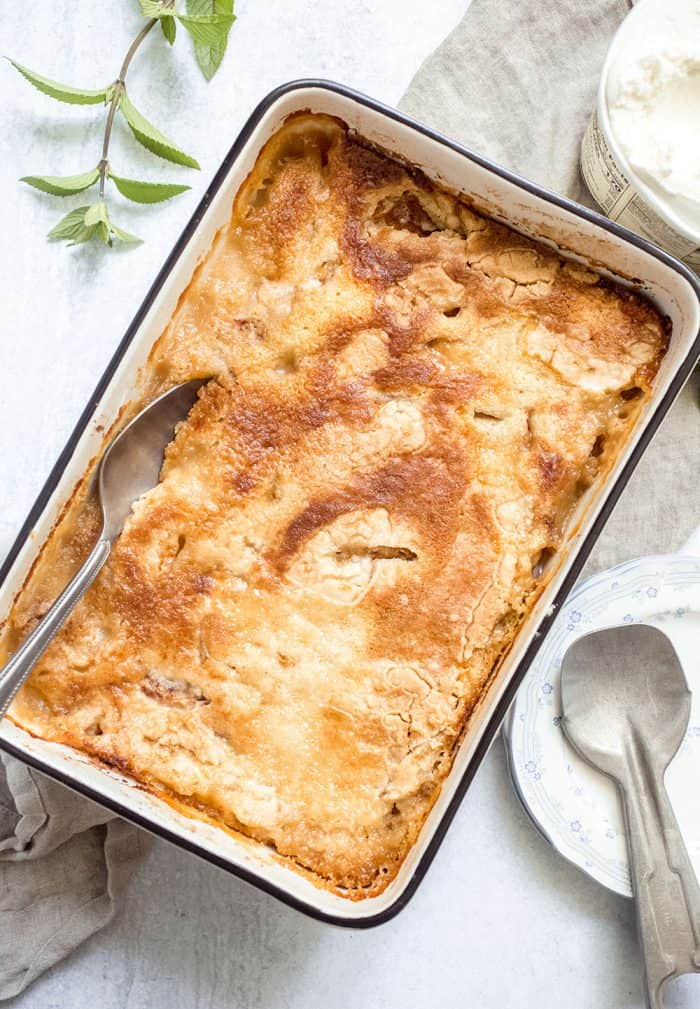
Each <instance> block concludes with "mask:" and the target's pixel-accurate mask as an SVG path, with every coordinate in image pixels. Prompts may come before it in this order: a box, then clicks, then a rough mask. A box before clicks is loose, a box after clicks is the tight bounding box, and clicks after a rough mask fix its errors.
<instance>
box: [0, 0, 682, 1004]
mask: <svg viewBox="0 0 700 1009" xmlns="http://www.w3.org/2000/svg"><path fill="white" fill-rule="evenodd" d="M494 2H497V0H494ZM500 2H503V0H500ZM467 6H468V0H433V2H431V3H429V4H426V3H424V2H421V0H356V2H352V3H351V2H350V0H326V2H325V3H321V2H319V0H316V2H313V0H266V2H265V3H262V2H260V0H259V2H258V3H255V2H253V0H240V2H239V4H238V11H239V21H238V22H237V24H236V26H235V27H234V31H233V33H232V38H231V50H230V53H229V55H228V57H227V59H226V62H225V64H224V67H223V68H222V70H221V72H220V75H219V76H218V78H217V79H215V80H214V81H213V82H212V83H211V84H210V85H209V86H206V85H205V84H204V83H203V81H202V80H201V78H200V77H199V75H198V72H197V70H196V69H195V67H194V65H193V61H192V59H191V57H190V54H189V52H188V51H187V49H188V45H189V43H188V40H186V39H178V43H177V45H176V50H175V52H170V51H169V50H168V48H167V47H166V46H165V45H163V44H162V43H161V40H160V39H159V38H158V37H156V36H155V34H154V35H153V36H152V37H151V38H150V39H149V41H148V42H147V44H146V47H145V51H144V54H143V57H142V58H141V59H140V61H139V63H137V64H135V72H134V75H133V78H134V82H133V94H134V98H135V99H137V100H138V101H139V102H140V104H141V105H142V106H143V108H144V111H146V112H147V114H148V115H149V117H150V118H152V119H153V120H154V121H155V122H156V123H158V124H159V125H162V126H163V128H166V126H167V122H168V116H169V112H168V109H169V107H171V106H172V107H173V108H177V110H178V111H177V113H176V114H174V115H173V122H172V123H171V125H170V126H169V127H167V132H169V133H170V134H171V135H172V136H173V138H174V139H176V140H179V141H180V142H181V143H182V145H183V146H184V147H185V148H186V149H187V150H191V151H192V152H193V153H195V154H196V155H197V157H198V158H199V159H200V161H201V164H202V172H201V174H200V175H199V176H197V175H196V174H195V173H191V172H188V171H186V170H184V169H177V168H176V167H171V166H166V165H165V164H163V163H160V162H158V161H157V160H156V159H153V158H152V157H151V156H150V155H148V154H146V153H145V152H144V153H142V152H141V151H140V149H138V148H137V147H136V146H135V144H134V143H133V142H132V141H131V139H130V138H129V137H127V136H126V135H125V132H124V131H123V130H121V129H120V130H119V132H118V136H117V142H116V144H115V154H114V157H115V162H116V164H117V165H118V166H119V167H120V168H121V169H122V171H123V173H125V174H129V173H133V174H136V171H142V172H143V173H144V175H145V176H146V177H149V178H153V179H180V178H182V179H184V180H186V181H187V182H190V183H191V184H192V185H193V187H194V188H193V191H192V192H191V193H189V194H187V195H185V196H183V197H180V198H179V199H178V200H176V201H173V202H172V203H171V204H168V205H166V206H163V207H161V208H153V209H146V210H134V209H132V208H131V207H128V206H126V205H125V206H124V208H123V210H122V211H120V213H119V215H118V217H117V220H118V222H119V223H122V224H123V225H124V226H126V227H127V228H129V229H130V230H134V231H136V232H138V233H140V234H143V235H144V237H146V238H147V242H146V244H145V245H144V246H142V247H140V248H139V249H136V250H134V251H130V252H126V253H117V254H112V253H109V252H108V251H106V250H102V249H93V248H84V247H82V248H78V249H72V250H66V249H64V248H60V247H57V246H52V245H49V244H47V243H46V242H45V240H44V233H45V232H46V231H47V230H48V228H49V227H51V225H52V224H53V223H54V222H55V220H56V219H57V218H58V217H59V216H60V214H61V211H62V209H63V208H64V207H65V208H66V209H68V208H69V207H70V206H74V205H79V204H80V201H81V198H80V197H78V198H76V199H73V200H71V201H66V202H65V203H61V202H59V201H58V200H55V199H52V198H50V197H46V196H43V195H41V194H38V193H35V192H33V191H30V190H28V189H26V188H24V187H21V186H19V185H18V184H17V183H16V181H15V180H16V178H17V176H19V175H22V174H26V173H29V172H31V173H49V172H50V173H52V174H58V173H61V172H65V173H68V172H78V171H83V170H85V169H87V168H88V167H90V166H91V164H94V163H95V161H96V159H97V150H98V146H99V140H100V129H101V127H100V113H99V110H98V109H95V108H88V109H80V108H69V107H67V106H60V105H57V104H55V103H52V102H51V101H50V100H49V99H48V98H44V97H43V96H40V95H38V94H37V93H35V92H33V91H32V89H31V88H30V87H29V86H28V85H26V84H25V83H23V82H22V81H21V80H20V79H19V78H18V77H17V76H16V75H14V74H13V72H12V71H11V69H10V68H9V67H8V66H7V65H3V66H1V67H0V75H2V83H1V87H2V95H3V99H2V103H0V116H1V117H2V124H1V125H2V133H1V135H2V137H3V157H2V159H0V173H1V174H2V188H1V189H0V192H2V206H3V228H2V238H1V239H0V257H1V259H0V268H1V269H2V276H3V282H4V283H3V289H4V298H3V316H4V319H5V325H4V330H3V336H2V338H1V340H0V431H2V446H3V451H2V453H0V553H2V552H4V551H5V550H6V549H7V547H8V546H9V544H10V542H11V540H12V538H13V536H14V535H15V533H16V531H17V529H18V527H19V525H20V523H21V521H22V519H23V517H24V515H25V514H26V512H27V510H28V508H29V506H30V505H31V502H32V501H33V499H34V497H35V495H36V493H37V491H38V489H39V487H40V486H41V484H42V482H43V480H44V478H45V476H46V474H47V472H48V470H49V468H50V466H51V463H52V462H53V460H54V459H55V457H56V455H57V453H58V451H59V449H60V447H61V446H62V444H63V442H64V441H65V438H66V436H67V434H68V432H69V430H70V428H71V427H72V425H73V423H74V422H75V420H76V419H77V417H78V414H79V412H80V410H81V407H82V405H83V403H84V402H85V400H86V397H87V396H88V394H89V393H90V391H91V390H92V388H93V386H94V384H95V382H96V379H97V378H98V376H99V375H100V373H101V371H102V370H103V368H104V366H105V364H106V362H107V360H108V358H109V356H110V355H111V353H112V351H113V349H114V347H115V345H116V343H117V341H118V339H119V337H120V336H121V334H122V332H123V330H124V329H125V327H126V325H127V323H128V322H129V320H130V318H131V316H132V314H133V311H134V309H135V307H136V306H137V305H138V303H139V302H140V300H141V297H142V295H143V293H144V292H145V291H146V289H147V288H148V286H149V284H150V283H151V280H152V278H153V276H154V275H155V272H156V271H157V268H158V267H159V265H160V263H161V262H162V260H163V258H164V257H165V255H166V253H167V251H168V250H169V248H170V246H171V245H172V243H173V241H174V239H175V237H176V235H177V234H178V233H179V231H180V229H181V228H182V226H183V224H184V222H185V221H186V219H187V217H188V216H189V213H190V212H191V210H192V208H193V207H194V206H195V204H196V201H197V200H198V199H199V196H200V194H201V192H202V190H203V188H204V186H205V184H206V181H207V180H208V179H209V178H210V177H211V175H212V174H213V172H214V171H215V169H216V167H217V165H218V163H219V161H220V159H221V157H222V155H223V153H224V152H225V150H226V149H227V148H228V146H229V145H230V143H231V141H232V140H233V138H234V137H235V135H236V133H237V131H238V129H239V127H240V125H241V124H242V122H243V121H244V120H245V118H246V117H247V115H248V114H249V112H250V111H251V109H252V107H253V106H254V104H255V103H256V102H257V101H258V100H259V99H260V98H261V97H262V96H263V95H264V94H265V93H266V92H267V91H268V90H269V89H270V88H271V87H273V86H274V85H276V84H279V83H281V82H283V81H285V80H288V79H291V78H293V77H298V76H307V75H318V76H326V77H330V78H336V79H338V80H341V81H344V82H347V83H349V84H351V85H354V86H356V87H358V88H360V89H362V90H365V91H367V92H368V93H370V94H373V95H374V96H376V97H378V98H381V99H383V100H385V101H387V102H389V103H392V102H394V103H395V102H396V101H397V100H398V98H399V96H400V95H401V93H402V91H403V90H404V88H405V86H406V84H407V83H408V81H409V79H410V77H411V75H412V73H413V72H414V70H415V69H416V68H417V66H418V64H419V62H420V61H421V60H422V59H423V57H424V56H426V55H427V54H428V52H430V50H431V49H433V48H434V46H435V45H437V44H438V42H439V41H440V40H441V38H442V37H443V36H444V35H445V34H446V33H447V31H448V30H449V29H450V28H451V27H452V25H453V24H454V23H455V21H456V20H457V19H458V17H459V16H460V15H461V13H462V12H463V11H464V10H465V9H466V7H467ZM135 9H136V3H135V0H130V3H125V2H123V0H121V2H114V0H112V2H111V3H104V4H92V5H89V4H87V3H81V4H74V3H69V2H68V0H34V3H33V4H32V5H31V7H30V8H26V7H25V6H24V5H21V4H17V5H13V7H12V8H11V9H10V8H9V7H8V10H7V12H5V13H4V14H3V18H2V27H1V28H0V36H1V37H0V51H1V52H3V53H9V54H11V55H13V56H14V57H16V58H17V59H19V60H20V61H22V62H25V63H26V64H28V65H29V66H31V67H34V68H37V69H39V70H41V71H43V72H45V73H47V74H49V75H51V76H55V77H57V78H59V79H63V80H65V81H67V82H74V83H76V84H84V85H85V86H98V85H99V84H101V83H103V82H105V81H107V80H110V79H111V78H112V77H113V76H114V72H115V63H116V61H117V59H118V58H119V54H120V53H121V52H122V51H123V50H124V48H125V46H126V44H127V43H128V40H129V38H130V37H131V36H132V35H133V34H134V32H135V30H136V27H137V23H138V17H137V15H136V13H135ZM64 212H65V211H64ZM115 216H117V215H116V214H115ZM696 394H697V390H696V391H695V393H692V392H691V391H687V392H686V397H685V398H686V402H685V408H686V410H688V409H689V404H690V397H691V396H692V395H696ZM665 431H666V429H664V431H662V432H661V434H660V436H659V438H658V439H657V442H658V445H657V453H658V458H659V459H661V460H662V461H661V463H659V465H660V467H661V470H663V459H665V458H667V457H668V458H670V455H672V454H673V451H672V450H673V445H672V439H671V436H670V434H669V435H667V434H665ZM666 450H668V451H666ZM687 451H688V456H687V458H688V465H689V466H690V467H691V472H694V473H695V474H697V472H698V461H699V459H700V443H699V441H698V436H697V432H695V434H694V435H693V438H691V439H690V442H689V445H688V450H687ZM692 467H694V470H692ZM676 470H677V467H675V468H674V469H671V467H670V465H669V470H668V473H667V474H662V475H664V476H665V475H667V476H668V478H669V479H672V478H673V473H674V472H676ZM654 472H655V473H656V474H657V475H658V472H659V469H658V468H657V469H656V470H655V471H654ZM653 475H654V474H653V472H652V470H651V469H650V468H648V469H647V470H646V472H645V473H644V472H643V473H642V474H641V475H640V476H639V477H638V478H637V481H636V483H635V485H634V486H633V487H632V488H631V489H630V491H629V492H628V495H627V496H626V500H630V501H631V500H633V498H632V497H631V496H630V495H634V494H635V488H636V493H637V494H638V493H639V491H640V489H642V488H645V490H646V489H647V488H648V487H649V486H650V485H651V484H652V483H653V480H652V479H651V478H652V477H653ZM645 481H646V482H645ZM681 483H682V484H683V487H684V489H685V491H686V492H687V488H688V486H692V485H693V484H694V486H695V487H696V488H697V479H695V480H694V481H693V480H692V477H691V478H689V477H688V475H687V473H686V475H685V477H683V479H682V480H681ZM651 497H652V500H651V501H650V503H649V504H648V505H647V507H648V508H649V509H650V510H653V509H654V508H656V509H657V510H658V500H657V497H655V496H654V492H653V491H652V492H651ZM688 500H691V499H688ZM684 502H686V503H684ZM673 509H674V510H673V514H672V518H673V522H672V523H671V524H670V526H669V525H665V526H664V525H663V524H661V525H659V524H658V523H657V524H656V526H655V527H654V528H655V529H656V534H655V542H654V543H651V544H649V547H657V548H661V549H668V548H670V547H672V546H673V545H677V544H678V543H679V542H682V540H683V538H684V536H685V534H686V533H687V532H688V531H689V530H690V528H692V526H693V524H694V523H695V522H697V520H698V512H697V507H695V509H693V507H692V503H687V500H686V498H683V497H682V496H680V497H679V496H678V495H676V496H675V497H674V506H673ZM619 515H622V516H624V511H623V512H622V513H618V515H616V516H615V517H614V519H613V522H612V524H611V532H610V533H609V535H608V540H607V544H608V546H607V548H606V550H605V552H604V553H602V554H601V555H600V556H601V557H603V558H604V560H605V563H612V562H613V561H614V560H617V559H619V553H620V550H621V548H620V545H619V544H620V542H621V536H622V535H623V534H624V522H623V517H619ZM644 545H647V544H644ZM627 549H629V547H627ZM623 555H624V554H623ZM632 911H633V909H632V906H631V904H630V903H629V902H628V901H626V900H624V899H622V898H618V897H614V896H612V895H611V894H609V893H607V892H605V891H604V890H602V889H600V888H599V887H598V886H597V885H596V884H594V883H593V882H591V881H590V880H588V879H587V878H585V877H584V876H582V875H581V874H580V873H579V872H578V871H577V870H575V869H574V868H572V867H571V866H569V865H568V864H566V863H564V862H563V861H561V860H560V859H559V858H558V857H557V856H556V855H555V854H554V853H553V852H552V851H551V850H550V849H549V848H548V847H547V845H546V844H545V843H544V842H543V841H542V840H541V839H540V838H539V836H538V835H537V834H536V833H535V831H534V830H533V829H532V827H531V826H530V824H529V822H528V820H527V818H526V817H525V815H524V813H523V812H522V810H521V809H520V808H519V806H518V804H517V801H516V799H515V797H514V795H513V793H512V790H511V787H510V784H509V781H508V778H507V773H506V767H505V759H504V754H503V749H502V743H501V741H500V740H498V741H497V742H496V744H495V746H494V747H493V749H492V751H491V753H490V754H489V756H488V758H487V759H486V760H485V762H484V764H483V766H482V768H481V770H480V771H479V774H478V776H477V778H476V781H475V783H474V785H473V787H472V788H471V790H470V792H469V793H468V795H467V798H466V799H465V801H464V803H463V805H462V808H461V810H460V812H459V813H458V815H457V818H456V821H455V823H454V825H453V827H452V829H451V831H450V833H449V835H448V837H447V840H446V841H445V844H444V845H443V848H442V850H441V852H440V854H439V855H438V857H437V859H436V861H435V863H434V865H433V867H432V869H431V870H430V873H429V875H428V877H427V878H426V880H425V882H424V884H423V885H422V887H421V888H420V889H419V891H418V893H417V895H416V897H415V898H414V900H413V902H412V903H411V905H410V906H409V907H408V909H407V910H406V911H404V912H403V913H402V914H401V915H400V916H399V918H398V919H396V920H395V921H393V922H391V923H389V924H387V925H385V926H383V927H381V928H379V929H375V930H372V931H369V932H345V931H341V930H338V929H333V928H330V927H328V926H324V925H320V924H318V923H316V922H313V921H309V920H307V919H305V918H303V917H302V916H301V915H299V914H298V913H296V912H294V911H291V910H289V909H287V908H286V907H283V906H282V905H280V904H278V903H277V902H275V901H273V900H272V899H271V898H268V897H265V896H263V895H261V894H259V893H258V892H257V891H254V890H252V889H251V888H250V887H248V886H246V885H245V884H243V883H240V882H238V881H237V880H235V879H232V878H229V877H227V876H226V875H224V874H223V873H221V872H219V871H217V870H216V869H214V868H212V867H209V866H207V865H205V864H204V863H201V862H199V861H198V860H196V859H195V858H193V857H191V856H188V855H186V854H184V853H183V852H181V851H178V850H177V849H174V848H171V847H169V846H167V845H165V844H164V843H163V842H158V843H156V844H155V846H154V848H153V850H152V852H151V854H150V856H149V857H148V859H147V861H146V863H145V864H144V865H143V866H142V868H141V869H140V871H139V873H138V876H137V877H136V879H135V880H134V882H133V884H132V886H131V889H130V892H129V896H128V899H127V901H126V903H125V906H124V908H123V910H122V911H121V913H120V914H119V916H118V917H117V919H116V920H115V921H114V922H113V923H112V924H111V925H110V926H109V927H108V928H107V929H105V930H104V931H103V932H101V933H100V934H99V935H97V936H95V937H94V938H93V939H92V940H91V941H90V942H88V943H87V944H86V945H85V946H84V947H83V948H82V949H80V950H79V951H77V952H76V953H75V954H74V955H73V956H71V957H70V958H69V959H68V960H67V961H65V962H64V963H62V964H60V965H59V966H57V967H56V968H55V969H54V970H52V971H50V972H49V973H48V974H46V975H45V976H44V977H43V978H41V979H40V980H39V981H38V982H37V983H36V984H35V985H34V986H33V987H32V988H31V989H30V990H29V991H27V992H26V993H25V994H24V995H23V996H21V997H19V998H18V999H16V1000H15V1003H14V1004H15V1005H16V1006H18V1007H21V1009H30V1007H31V1009H53V1007H56V1009H58V1007H59V1006H60V1007H63V1006H67V1005H70V1006H71V1007H73V1009H82V1007H85V1009H88V1007H89V1009H94V1007H95V1006H100V1009H117V1007H119V1009H141V1007H145V1006H149V1007H151V1006H152V1007H166V1006H167V1007H168V1009H224V1007H232V1009H316V1007H317V1006H318V1007H321V1006H323V1007H324V1009H341V1007H343V1009H344V1007H349V1006H353V1007H354V1006H358V1007H359V1006H361V1007H363V1009H399V1007H401V1009H423V1007H431V1006H441V1007H442V1009H457V1007H460V1009H462V1007H466V1009H511V1007H513V1009H515V1007H517V1009H520V1007H525V1009H560V1007H565V1009H594V1007H595V1009H637V1007H641V1006H642V995H641V980H640V968H639V959H638V953H637V949H636V941H635V936H634V924H633V913H632ZM694 980H695V979H694ZM673 1004H674V1005H676V1006H677V1007H678V1009H681V1007H682V1009H691V1006H698V1005H699V1004H700V989H699V988H698V987H697V986H696V987H695V988H694V994H693V989H692V988H691V986H690V985H689V984H687V985H685V986H684V991H683V992H682V993H680V994H679V996H678V998H677V999H676V1000H675V1001H674V1003H673Z"/></svg>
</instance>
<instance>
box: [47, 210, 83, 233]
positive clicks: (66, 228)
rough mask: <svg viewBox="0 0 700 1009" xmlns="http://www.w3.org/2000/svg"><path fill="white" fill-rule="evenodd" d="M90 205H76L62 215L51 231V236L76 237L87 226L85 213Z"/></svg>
mask: <svg viewBox="0 0 700 1009" xmlns="http://www.w3.org/2000/svg"><path fill="white" fill-rule="evenodd" d="M88 210H90V207H76V209H75V210H71V211H70V213H68V214H66V216H65V217H62V218H61V220H60V221H59V222H58V224H56V225H54V227H53V228H52V229H51V231H50V232H49V236H48V237H49V238H63V239H65V238H73V239H75V238H76V237H77V236H78V235H79V234H80V232H81V231H82V230H83V229H84V227H85V215H86V214H87V212H88Z"/></svg>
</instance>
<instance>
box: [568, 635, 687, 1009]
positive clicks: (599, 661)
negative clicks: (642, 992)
mask: <svg viewBox="0 0 700 1009" xmlns="http://www.w3.org/2000/svg"><path fill="white" fill-rule="evenodd" d="M561 692H562V706H563V709H564V717H563V720H562V725H563V728H564V731H565V733H566V735H567V737H568V739H569V741H570V742H571V743H572V744H573V746H574V747H575V749H576V750H578V752H579V753H580V754H581V756H582V757H583V758H584V759H585V760H587V761H588V762H589V763H591V764H593V766H594V767H597V768H598V769H599V770H601V771H603V772H604V773H605V774H607V775H609V776H610V777H611V778H613V779H614V780H615V781H616V782H617V784H618V786H619V788H620V792H621V796H622V802H623V806H624V809H625V820H626V824H627V845H628V848H629V856H630V865H631V872H632V886H633V890H634V895H635V898H636V902H637V923H638V927H639V936H640V942H641V947H642V956H643V959H644V968H645V976H646V985H647V1000H648V1005H649V1009H663V1002H662V996H661V992H662V989H663V987H664V985H665V984H666V982H667V981H669V980H671V978H675V977H680V976H681V975H682V974H693V973H700V887H699V886H698V881H697V879H696V878H695V874H694V872H693V868H692V865H691V863H690V860H689V858H688V852H687V851H686V848H685V845H684V843H683V840H682V838H681V834H680V830H679V827H678V822H677V821H676V817H675V814H674V812H673V810H672V808H671V804H670V802H669V799H668V795H667V793H666V788H665V785H664V773H665V771H666V768H667V767H668V765H669V764H670V762H671V760H672V759H673V757H674V756H675V753H676V751H677V749H678V747H679V746H680V744H681V742H682V740H683V737H684V735H685V732H686V729H687V727H688V719H689V718H690V702H691V693H690V691H689V689H688V685H687V683H686V680H685V676H684V674H683V668H682V666H681V664H680V661H679V659H678V656H677V654H676V651H675V649H674V647H673V645H672V644H671V642H670V640H669V639H668V638H667V637H666V635H665V634H664V633H663V632H662V631H660V630H658V629H657V628H655V627H650V626H645V625H644V624H626V625H623V626H621V627H611V628H608V629H606V630H602V631H595V632H593V633H592V634H587V635H585V636H584V637H582V638H579V639H578V640H577V641H575V642H574V643H573V644H572V645H571V647H570V648H569V650H568V651H567V653H566V656H565V658H564V664H563V666H562V676H561Z"/></svg>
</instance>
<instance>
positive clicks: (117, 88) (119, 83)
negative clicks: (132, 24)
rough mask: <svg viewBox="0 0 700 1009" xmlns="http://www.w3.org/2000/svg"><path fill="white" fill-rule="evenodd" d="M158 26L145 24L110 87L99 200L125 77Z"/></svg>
mask: <svg viewBox="0 0 700 1009" xmlns="http://www.w3.org/2000/svg"><path fill="white" fill-rule="evenodd" d="M157 24H158V19H157V18H152V19H151V20H150V21H149V22H148V24H145V25H144V26H143V28H142V29H141V31H140V32H139V33H138V35H137V36H136V38H135V39H134V41H133V42H132V43H131V45H130V46H129V48H128V50H127V54H126V56H125V57H124V62H123V63H122V65H121V68H120V70H119V76H118V77H117V79H116V81H115V82H114V84H113V85H112V98H111V100H110V103H109V112H108V113H107V122H106V123H105V132H104V140H103V141H102V158H101V160H100V165H99V168H100V199H101V200H102V199H104V195H105V182H106V181H107V174H108V172H109V161H108V160H107V155H108V154H109V141H110V139H111V136H112V127H113V125H114V117H115V116H116V114H117V109H118V108H119V102H120V101H121V98H122V94H123V91H124V85H125V82H126V75H127V72H128V70H129V64H130V63H131V61H132V60H133V58H134V56H135V55H136V50H137V49H138V47H139V46H140V45H141V43H142V42H143V40H144V39H145V38H146V36H147V35H148V33H149V32H150V30H151V29H152V28H154V27H155V26H156V25H157Z"/></svg>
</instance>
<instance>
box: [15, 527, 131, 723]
mask: <svg viewBox="0 0 700 1009" xmlns="http://www.w3.org/2000/svg"><path fill="white" fill-rule="evenodd" d="M111 548H112V545H111V543H110V542H109V540H105V539H98V541H97V543H96V544H95V546H94V547H93V548H92V550H91V551H90V554H89V556H88V557H87V559H86V560H85V563H84V564H83V565H82V567H81V568H80V570H79V571H78V572H77V573H76V574H75V575H74V576H73V578H72V580H71V581H70V582H69V583H68V585H67V586H66V587H65V589H64V590H63V592H62V593H61V595H60V596H59V597H58V599H57V600H56V602H55V603H54V604H53V605H52V606H51V608H50V609H49V611H48V613H46V614H45V616H43V617H42V619H41V620H40V621H39V623H38V624H37V625H36V627H35V628H34V630H33V631H32V633H31V634H30V635H29V637H27V638H25V640H24V641H23V642H22V644H21V645H20V646H19V648H18V649H17V651H16V652H15V653H14V655H13V656H12V658H11V659H10V660H9V661H8V662H7V663H6V664H5V666H3V668H2V669H0V718H2V717H3V715H4V714H5V712H6V711H7V709H8V708H9V706H10V704H11V703H12V701H13V699H14V696H15V694H16V693H17V691H18V690H19V688H20V687H21V686H22V684H23V683H24V681H25V680H26V678H27V677H28V676H29V674H30V673H31V671H32V669H33V668H34V666H35V665H36V663H37V662H38V660H39V659H40V658H41V656H42V655H43V653H44V651H45V650H46V648H47V647H48V645H49V643H50V641H51V639H52V638H53V637H54V635H55V634H56V633H57V632H58V631H59V630H60V629H61V627H62V626H63V624H64V623H65V621H66V620H67V619H68V617H69V616H70V614H71V612H72V610H73V608H74V607H75V605H76V604H77V603H78V602H79V601H80V599H81V598H82V596H83V595H84V593H85V592H86V591H87V589H88V588H89V586H90V585H91V584H92V582H93V581H94V579H95V576H96V575H97V573H98V571H99V570H100V568H101V567H102V565H103V564H104V562H105V561H106V560H107V558H108V557H109V552H110V550H111Z"/></svg>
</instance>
